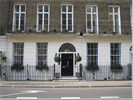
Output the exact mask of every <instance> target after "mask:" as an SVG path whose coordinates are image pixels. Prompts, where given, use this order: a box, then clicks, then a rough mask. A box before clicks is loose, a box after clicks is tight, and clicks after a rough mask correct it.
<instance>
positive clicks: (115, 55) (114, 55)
mask: <svg viewBox="0 0 133 100" xmlns="http://www.w3.org/2000/svg"><path fill="white" fill-rule="evenodd" d="M111 44H113V45H114V44H118V45H120V51H119V53H120V55H119V54H118V55H117V54H113V55H112V54H111V50H114V49H115V50H116V48H113V49H111ZM118 50H119V49H118ZM121 52H122V50H121V43H120V42H118V43H116V42H111V43H110V65H111V62H113V63H114V61H112V60H111V57H112V56H113V57H119V61H118V63H119V64H120V65H121V57H122V55H121Z"/></svg>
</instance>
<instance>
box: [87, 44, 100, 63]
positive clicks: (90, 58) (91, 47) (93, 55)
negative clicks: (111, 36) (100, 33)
mask: <svg viewBox="0 0 133 100" xmlns="http://www.w3.org/2000/svg"><path fill="white" fill-rule="evenodd" d="M87 64H88V65H98V43H87Z"/></svg>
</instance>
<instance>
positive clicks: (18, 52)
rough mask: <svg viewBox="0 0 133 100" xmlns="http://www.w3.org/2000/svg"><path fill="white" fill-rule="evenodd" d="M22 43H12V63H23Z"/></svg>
mask: <svg viewBox="0 0 133 100" xmlns="http://www.w3.org/2000/svg"><path fill="white" fill-rule="evenodd" d="M23 54H24V43H13V64H21V65H23V58H24V55H23Z"/></svg>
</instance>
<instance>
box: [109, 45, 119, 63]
mask: <svg viewBox="0 0 133 100" xmlns="http://www.w3.org/2000/svg"><path fill="white" fill-rule="evenodd" d="M110 50H111V55H110V56H111V57H110V58H111V65H121V44H120V43H111V44H110Z"/></svg>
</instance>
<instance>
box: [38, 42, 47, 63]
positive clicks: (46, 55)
mask: <svg viewBox="0 0 133 100" xmlns="http://www.w3.org/2000/svg"><path fill="white" fill-rule="evenodd" d="M38 43H45V44H47V48H46V49H47V51H46V52H47V54H46V55H44V54H42V56H46V64H47V65H48V42H37V43H36V65H38V56H40V55H38V46H37V44H38Z"/></svg>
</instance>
